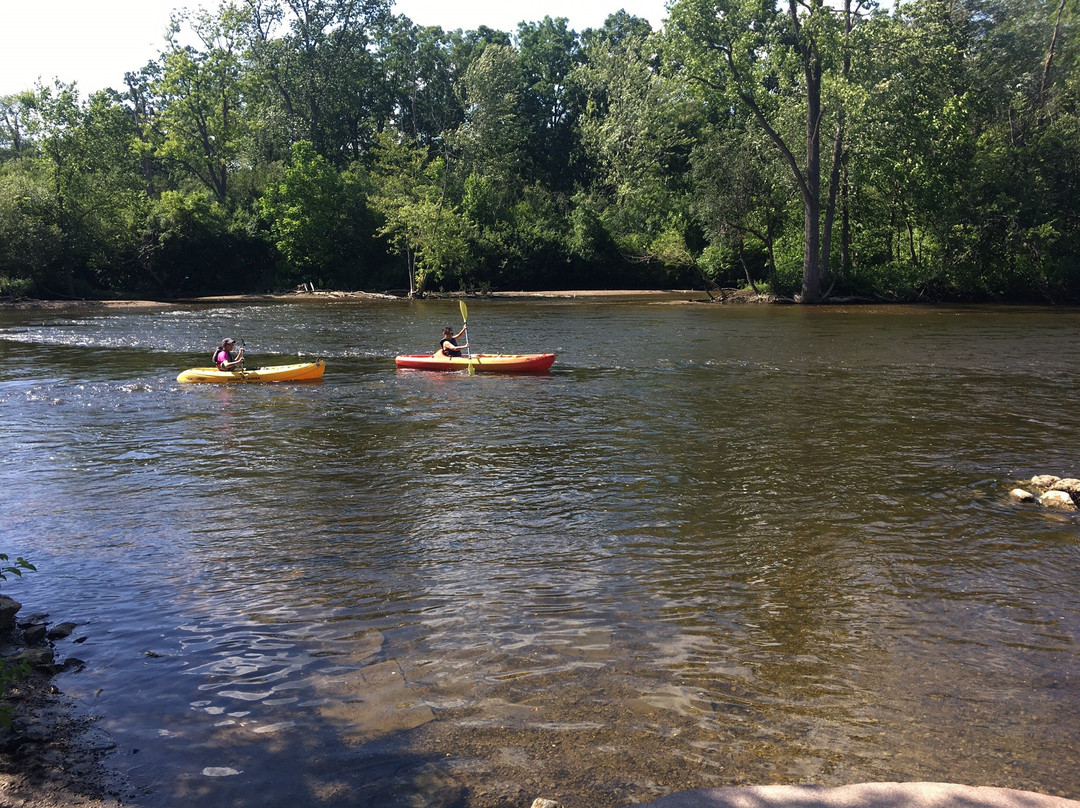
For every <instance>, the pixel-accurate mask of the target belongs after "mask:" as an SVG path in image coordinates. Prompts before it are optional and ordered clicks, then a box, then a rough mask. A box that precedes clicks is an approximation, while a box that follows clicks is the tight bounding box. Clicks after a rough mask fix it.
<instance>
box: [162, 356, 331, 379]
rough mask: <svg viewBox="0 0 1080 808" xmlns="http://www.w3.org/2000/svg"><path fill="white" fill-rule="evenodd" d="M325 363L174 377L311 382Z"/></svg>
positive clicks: (193, 372)
mask: <svg viewBox="0 0 1080 808" xmlns="http://www.w3.org/2000/svg"><path fill="white" fill-rule="evenodd" d="M325 370H326V363H325V362H324V361H322V360H321V359H320V360H319V361H318V362H301V363H300V364H298V365H270V366H269V367H265V368H252V369H251V370H218V369H217V368H190V369H188V370H185V371H184V372H183V373H181V374H180V375H179V376H177V377H176V380H177V381H178V382H187V383H190V382H311V381H315V380H317V379H321V378H322V375H323V371H325Z"/></svg>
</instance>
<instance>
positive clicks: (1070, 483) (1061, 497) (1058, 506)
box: [1009, 474, 1080, 511]
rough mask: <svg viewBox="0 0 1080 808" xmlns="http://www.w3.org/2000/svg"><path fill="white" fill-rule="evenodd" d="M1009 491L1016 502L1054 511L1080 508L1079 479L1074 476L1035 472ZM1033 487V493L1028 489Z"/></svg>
mask: <svg viewBox="0 0 1080 808" xmlns="http://www.w3.org/2000/svg"><path fill="white" fill-rule="evenodd" d="M1021 485H1025V486H1027V488H1020V487H1019V486H1018V487H1016V488H1014V489H1013V490H1012V491H1010V492H1009V496H1010V497H1012V498H1013V499H1014V500H1016V501H1017V502H1027V503H1031V504H1036V505H1042V506H1043V507H1044V508H1049V509H1051V510H1056V511H1075V510H1080V479H1076V478H1075V477H1056V476H1054V475H1053V474H1036V475H1035V476H1034V477H1032V478H1031V479H1030V480H1027V481H1024V482H1023V483H1021ZM1028 488H1034V489H1035V493H1032V492H1031V491H1028V490H1027V489H1028Z"/></svg>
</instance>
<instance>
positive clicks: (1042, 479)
mask: <svg viewBox="0 0 1080 808" xmlns="http://www.w3.org/2000/svg"><path fill="white" fill-rule="evenodd" d="M1060 479H1061V478H1060V477H1055V476H1054V475H1053V474H1036V475H1035V476H1034V477H1032V478H1031V484H1032V485H1034V486H1037V487H1039V488H1050V487H1051V486H1052V485H1053V484H1054V483H1056V482H1057V481H1058V480H1060Z"/></svg>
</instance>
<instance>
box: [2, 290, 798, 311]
mask: <svg viewBox="0 0 1080 808" xmlns="http://www.w3.org/2000/svg"><path fill="white" fill-rule="evenodd" d="M649 297H653V298H667V299H668V300H669V301H670V302H676V303H777V302H779V300H778V299H777V298H776V296H775V295H770V294H758V293H755V292H750V291H747V290H742V289H722V290H718V291H714V292H713V293H712V294H711V295H710V294H709V293H708V292H704V291H700V290H693V289H564V290H551V291H538V292H523V291H509V292H489V293H484V294H464V293H460V292H432V293H428V294H427V295H425V297H424V299H425V300H458V299H465V300H485V299H488V300H605V301H613V300H618V299H625V300H640V299H643V298H649ZM290 300H324V301H346V300H407V298H406V297H404V296H402V295H396V294H384V293H379V292H342V291H324V290H315V291H305V292H301V291H295V292H275V293H266V294H237V295H211V296H206V297H197V298H186V299H183V300H42V299H38V298H20V299H7V300H0V310H3V309H7V310H14V311H20V310H27V311H33V310H39V309H40V310H49V309H58V310H59V309H70V308H89V309H135V308H163V307H165V308H168V307H179V306H187V305H191V304H208V303H210V304H212V303H222V304H224V303H231V304H235V303H260V302H281V301H290Z"/></svg>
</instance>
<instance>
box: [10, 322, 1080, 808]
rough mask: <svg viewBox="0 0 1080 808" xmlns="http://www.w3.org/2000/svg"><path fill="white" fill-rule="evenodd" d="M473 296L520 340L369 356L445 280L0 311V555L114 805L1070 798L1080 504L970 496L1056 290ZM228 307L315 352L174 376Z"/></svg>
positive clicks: (1014, 440) (418, 346)
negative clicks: (185, 302) (408, 367)
mask: <svg viewBox="0 0 1080 808" xmlns="http://www.w3.org/2000/svg"><path fill="white" fill-rule="evenodd" d="M471 308H473V312H472V313H473V316H474V321H475V322H474V325H473V326H472V327H471V328H470V331H471V332H473V333H472V334H471V336H472V337H473V342H474V345H476V346H478V347H479V348H481V349H482V350H484V351H488V352H500V351H501V352H520V351H531V350H551V351H555V352H557V353H558V354H559V359H558V361H557V363H556V365H555V367H554V369H553V370H552V372H551V373H550V374H544V375H540V376H525V377H512V376H485V375H477V376H474V377H469V376H467V375H465V374H429V373H419V372H407V371H397V370H395V368H394V366H393V360H392V357H393V355H394V354H396V353H399V352H416V351H422V350H426V349H427V347H429V346H430V345H432V344H433V342H432V341H433V338H435V337H437V336H438V333H439V331H440V330H441V327H442V325H444V324H445V323H452V322H454V321H455V320H456V318H457V316H458V315H457V314H456V312H457V307H456V303H453V302H450V301H447V302H424V303H411V304H410V303H404V302H400V303H335V304H269V305H268V304H264V305H253V306H247V307H235V308H233V307H227V306H218V307H189V308H162V309H148V310H128V311H120V312H112V311H92V312H70V311H69V312H37V313H25V312H20V313H15V312H5V313H0V350H2V352H3V357H4V363H3V366H2V369H0V407H2V409H3V413H4V418H3V421H2V426H0V448H2V451H0V475H2V477H0V483H2V490H0V508H2V512H3V514H4V546H3V547H0V551H5V552H9V553H17V554H22V555H25V556H26V557H28V558H30V559H31V560H32V561H34V563H35V564H36V565H37V566H38V568H39V570H40V571H39V572H38V573H35V574H34V575H31V576H28V577H27V578H26V579H25V580H22V581H18V582H14V583H11V584H5V586H4V591H5V592H8V593H9V594H12V595H13V596H15V597H17V598H19V599H20V600H22V601H23V602H24V603H26V609H27V610H28V611H48V612H50V613H51V614H52V615H53V619H55V620H68V619H70V620H76V621H78V622H79V623H80V628H79V630H78V632H76V635H75V637H76V638H82V637H85V642H84V643H83V644H81V645H79V646H78V654H77V655H78V656H79V657H80V658H83V659H85V660H86V661H87V663H88V666H87V669H86V670H85V671H83V672H81V673H78V674H69V675H65V676H64V677H62V678H61V686H62V687H63V689H64V690H65V691H67V692H68V693H71V694H72V695H75V696H77V697H79V698H80V699H82V702H83V704H85V705H86V707H87V709H88V710H91V711H93V713H94V714H96V715H99V716H101V724H102V726H103V727H104V728H105V729H107V730H109V731H110V732H111V733H112V735H113V738H114V739H115V740H116V741H117V743H118V752H117V754H116V755H115V756H113V757H112V758H111V759H110V762H112V763H113V764H114V765H115V766H117V767H118V768H119V769H121V770H122V771H124V772H125V773H126V774H128V775H129V777H130V779H131V782H132V786H133V790H134V791H135V792H137V794H136V796H137V801H138V802H139V804H142V805H147V806H172V805H181V804H184V805H186V804H189V803H190V801H191V800H192V799H198V798H201V799H206V800H208V801H209V802H210V803H211V804H219V805H224V804H229V805H234V806H248V805H252V806H254V805H260V806H262V805H270V804H273V805H278V804H280V805H287V804H288V805H292V804H310V805H315V804H322V805H372V806H395V805H400V806H406V805H409V806H411V805H425V806H477V807H479V806H510V805H520V804H529V801H531V799H532V798H533V797H535V796H541V795H543V796H549V797H553V798H558V799H560V800H562V801H563V802H564V803H566V804H567V805H577V806H584V805H588V806H594V807H595V808H603V807H604V806H617V805H623V804H626V803H629V802H632V801H636V800H643V799H647V798H650V797H654V796H656V795H659V794H662V793H666V792H668V791H671V790H677V789H683V788H693V787H702V786H710V785H725V784H740V783H781V782H816V783H821V784H824V785H836V784H841V783H849V782H857V781H866V780H912V779H918V780H950V781H956V782H963V783H973V784H983V785H997V786H1008V787H1014V788H1025V789H1033V790H1038V791H1044V792H1049V793H1057V794H1064V795H1067V796H1072V797H1077V796H1080V775H1078V774H1077V772H1080V751H1078V750H1080V743H1077V741H1078V735H1077V732H1078V730H1077V727H1080V698H1078V696H1080V692H1078V685H1077V682H1076V676H1075V670H1076V665H1077V661H1078V656H1077V647H1078V635H1080V610H1078V605H1080V595H1078V594H1077V589H1076V586H1075V575H1076V569H1077V563H1078V560H1080V558H1078V555H1080V554H1078V549H1077V548H1078V541H1077V524H1078V523H1077V521H1076V520H1075V519H1074V518H1072V517H1070V516H1061V515H1056V516H1055V515H1052V514H1047V513H1043V512H1040V511H1038V510H1037V509H1035V508H1026V507H1017V506H1014V505H1012V504H1010V503H1009V502H1008V501H1007V499H1006V494H1007V492H1008V491H1009V489H1011V488H1012V487H1013V485H1014V483H1015V482H1016V481H1017V480H1019V479H1023V478H1026V477H1030V476H1031V475H1032V474H1034V473H1038V472H1050V473H1056V474H1069V475H1073V474H1078V473H1080V469H1078V468H1077V467H1076V465H1075V462H1076V460H1075V452H1074V451H1073V448H1072V445H1071V443H1072V442H1071V441H1070V439H1069V437H1068V436H1069V435H1071V434H1072V432H1073V431H1075V429H1076V427H1077V420H1078V418H1080V416H1078V415H1077V414H1076V412H1075V411H1074V409H1073V408H1070V407H1069V402H1070V396H1071V393H1072V387H1073V381H1074V379H1075V378H1076V375H1077V372H1078V371H1080V347H1078V346H1080V341H1078V340H1077V336H1078V331H1080V315H1078V314H1077V313H1075V312H1071V311H1058V310H1055V311H1042V310H1019V309H1017V310H988V309H968V310H964V309H929V308H927V309H914V308H908V309H894V308H874V309H869V308H868V309H837V308H828V309H815V310H802V309H798V308H795V307H791V308H766V307H749V308H730V307H713V306H703V305H680V304H675V305H672V304H670V303H663V304H660V303H657V302H654V301H642V302H619V303H603V304H597V303H592V302H588V301H577V302H545V301H530V302H528V303H517V302H508V301H477V302H476V303H475V304H473V305H472V306H471ZM226 334H230V335H233V336H235V337H238V338H244V339H245V340H246V342H247V346H248V352H249V353H250V354H251V355H252V357H253V358H257V361H259V362H262V361H263V359H264V358H265V360H266V361H268V362H269V361H278V360H280V361H288V360H289V359H292V358H294V357H305V358H308V357H314V356H319V357H324V358H326V359H327V360H328V369H327V374H326V377H325V379H324V383H323V384H322V385H318V386H311V385H288V384H282V385H272V386H259V385H244V386H237V387H216V386H211V385H196V386H190V387H189V386H184V387H181V386H180V385H177V384H176V383H175V381H174V380H175V377H176V373H177V372H178V371H179V370H181V369H183V368H184V367H187V366H191V365H195V364H198V363H199V362H202V361H203V359H204V354H205V353H206V352H207V351H208V350H209V348H210V347H213V345H214V344H216V343H217V342H218V340H219V339H220V338H221V337H222V336H224V335H226ZM433 335H434V337H433ZM1039 356H1053V357H1054V362H1053V364H1052V366H1050V367H1047V366H1046V365H1045V364H1044V363H1041V362H1040V361H1038V357H1039ZM59 650H60V653H61V655H65V654H69V653H73V650H72V647H71V646H68V647H63V646H62V647H61V648H60V649H59ZM136 749H137V750H138V752H137V754H136V753H135V752H134V750H136Z"/></svg>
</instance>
